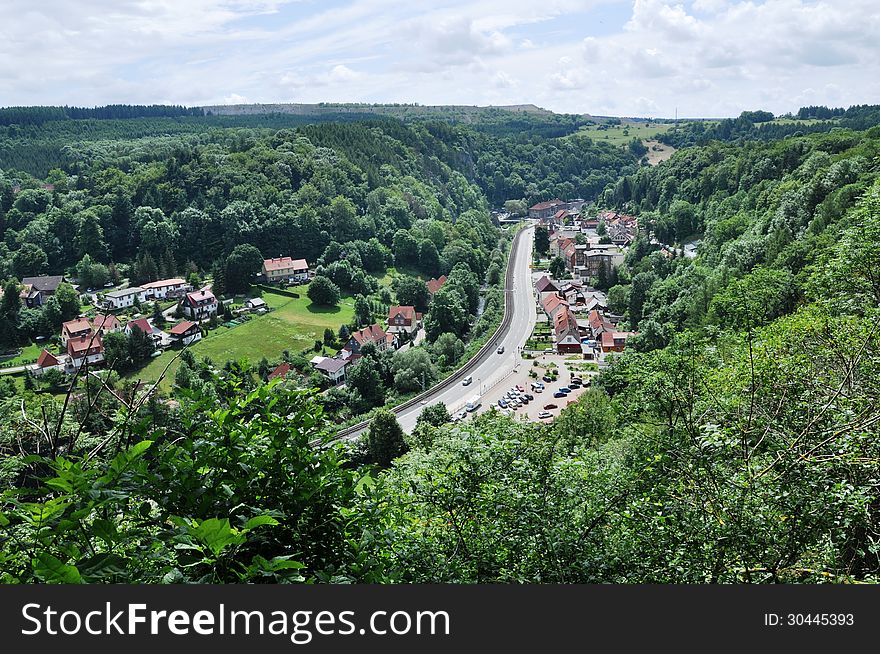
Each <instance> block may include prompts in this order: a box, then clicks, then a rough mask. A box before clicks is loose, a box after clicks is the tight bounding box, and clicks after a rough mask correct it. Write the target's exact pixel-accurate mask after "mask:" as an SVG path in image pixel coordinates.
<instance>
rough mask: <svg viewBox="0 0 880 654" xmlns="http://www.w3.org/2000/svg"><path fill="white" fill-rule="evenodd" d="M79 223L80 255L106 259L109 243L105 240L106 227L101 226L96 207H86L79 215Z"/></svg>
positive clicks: (77, 235) (78, 249)
mask: <svg viewBox="0 0 880 654" xmlns="http://www.w3.org/2000/svg"><path fill="white" fill-rule="evenodd" d="M77 218H78V220H79V224H78V226H77V229H76V238H75V240H74V243H75V244H76V250H77V254H78V255H79V256H80V257H84V256H86V255H89V256H91V257H92V258H93V259H98V260H100V259H105V258H106V257H107V243H106V242H104V228H103V227H101V222H100V219H99V218H98V215H97V214H96V213H95V210H94V209H86V210H85V211H82V212H80V214H79V216H77Z"/></svg>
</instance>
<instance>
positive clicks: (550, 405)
mask: <svg viewBox="0 0 880 654" xmlns="http://www.w3.org/2000/svg"><path fill="white" fill-rule="evenodd" d="M558 408H559V407H558V406H556V405H555V404H553V403H552V402H551V403H550V404H545V405H544V410H545V411H549V410H550V409H558Z"/></svg>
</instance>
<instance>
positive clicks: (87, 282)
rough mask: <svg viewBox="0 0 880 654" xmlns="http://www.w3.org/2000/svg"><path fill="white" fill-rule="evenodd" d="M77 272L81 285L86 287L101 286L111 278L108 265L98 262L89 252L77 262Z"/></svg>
mask: <svg viewBox="0 0 880 654" xmlns="http://www.w3.org/2000/svg"><path fill="white" fill-rule="evenodd" d="M76 274H77V277H78V278H79V283H80V285H81V286H84V287H86V288H101V287H102V286H103V285H104V284H106V283H107V280H108V279H110V271H109V270H108V269H107V266H105V265H104V264H102V263H98V262H97V261H95V260H94V259H92V257H91V255H89V254H86V255H85V256H84V257H83V258H82V259H81V260H80V262H79V263H78V264H76Z"/></svg>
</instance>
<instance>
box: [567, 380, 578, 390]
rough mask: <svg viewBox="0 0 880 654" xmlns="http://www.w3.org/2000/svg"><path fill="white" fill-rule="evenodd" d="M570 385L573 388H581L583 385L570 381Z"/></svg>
mask: <svg viewBox="0 0 880 654" xmlns="http://www.w3.org/2000/svg"><path fill="white" fill-rule="evenodd" d="M568 387H569V388H571V389H572V390H573V389H575V388H580V387H581V385H580V384H579V383H578V382H569V384H568Z"/></svg>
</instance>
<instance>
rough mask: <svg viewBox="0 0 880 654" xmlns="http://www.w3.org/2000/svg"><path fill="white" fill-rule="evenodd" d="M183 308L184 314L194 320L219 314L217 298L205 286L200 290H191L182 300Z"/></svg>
mask: <svg viewBox="0 0 880 654" xmlns="http://www.w3.org/2000/svg"><path fill="white" fill-rule="evenodd" d="M180 306H181V307H182V308H183V315H185V316H186V317H187V318H192V319H193V320H204V319H206V318H210V317H211V316H214V315H216V314H217V306H218V305H217V298H216V297H214V294H213V293H212V292H211V291H210V290H208V288H207V287H206V288H203V289H200V290H198V291H191V292H190V293H187V294H186V295H184V296H183V299H181V301H180Z"/></svg>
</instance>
